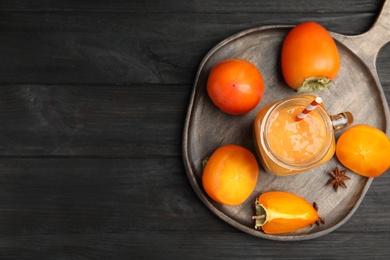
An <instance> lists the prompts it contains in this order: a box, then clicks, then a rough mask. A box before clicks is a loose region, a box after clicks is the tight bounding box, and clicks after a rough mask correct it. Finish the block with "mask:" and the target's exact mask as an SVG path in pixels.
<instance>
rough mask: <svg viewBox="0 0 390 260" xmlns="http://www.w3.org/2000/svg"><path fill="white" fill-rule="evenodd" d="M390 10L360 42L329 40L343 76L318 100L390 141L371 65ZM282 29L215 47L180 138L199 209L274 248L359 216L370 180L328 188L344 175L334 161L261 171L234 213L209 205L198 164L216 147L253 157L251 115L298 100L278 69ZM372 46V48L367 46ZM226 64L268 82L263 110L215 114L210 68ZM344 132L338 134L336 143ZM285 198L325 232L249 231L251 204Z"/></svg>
mask: <svg viewBox="0 0 390 260" xmlns="http://www.w3.org/2000/svg"><path fill="white" fill-rule="evenodd" d="M389 10H390V2H389V1H387V2H386V3H385V5H384V7H383V8H382V12H381V14H380V15H379V17H378V19H377V21H376V23H375V25H374V26H373V27H372V28H371V29H370V31H368V32H367V33H365V34H362V35H358V36H344V35H340V34H336V33H331V34H332V36H333V38H334V39H335V41H336V44H337V47H338V50H339V53H340V58H341V68H340V71H339V74H338V76H337V78H336V79H335V80H334V81H333V83H332V85H331V86H330V87H329V88H328V89H326V90H323V91H319V92H313V94H314V95H318V96H321V97H322V99H323V103H324V105H325V107H326V109H327V111H328V113H329V114H337V113H339V112H343V111H350V112H351V113H352V114H353V116H354V124H359V123H364V124H369V125H371V126H374V127H377V128H379V129H381V130H383V131H384V132H386V133H387V134H388V135H389V107H388V105H387V102H386V99H385V97H384V94H383V90H382V87H381V84H380V81H379V78H378V75H377V72H376V67H375V61H376V57H377V54H378V52H379V50H380V49H381V47H382V46H383V45H384V44H386V43H387V42H388V41H390V21H389V17H390V15H389ZM289 30H291V27H287V26H267V27H258V28H253V29H250V30H246V31H243V32H240V33H238V34H236V35H233V36H232V37H230V38H228V39H226V40H224V41H222V42H221V43H219V44H218V45H217V46H215V47H214V48H213V49H212V50H211V51H210V52H209V53H208V54H207V55H206V56H205V58H204V59H203V61H202V63H201V65H200V67H199V70H198V73H197V77H196V81H195V84H194V89H193V93H192V97H191V100H190V103H189V107H188V113H187V118H186V121H185V126H184V136H183V158H184V164H185V167H186V171H187V176H188V178H189V180H190V183H191V185H192V187H193V188H194V190H195V192H196V193H197V194H198V196H199V197H200V199H201V200H202V201H203V203H204V204H205V205H206V206H207V207H208V208H209V209H210V210H211V211H212V212H214V213H215V214H216V215H217V216H218V217H220V218H221V219H223V220H224V221H226V222H227V223H229V224H231V225H233V226H234V227H236V228H238V229H240V230H242V231H244V232H246V233H249V234H251V235H254V236H257V237H261V238H266V239H272V240H306V239H313V238H316V237H319V236H322V235H325V234H327V233H329V232H331V231H333V230H335V229H337V228H338V227H340V226H341V225H342V224H343V223H345V222H346V221H347V220H348V219H349V218H350V217H351V216H352V214H353V213H354V212H355V211H356V209H357V208H358V206H359V204H360V202H361V201H362V199H363V198H364V195H365V194H366V192H367V190H368V188H369V186H370V184H371V182H372V179H371V178H365V177H362V176H360V175H358V174H355V173H353V172H351V171H347V176H349V177H350V178H351V180H349V181H347V182H346V184H347V186H348V188H347V189H343V188H339V190H338V192H337V193H336V192H335V191H334V189H333V187H329V186H327V185H326V183H327V181H328V180H329V178H330V175H329V174H328V173H329V172H330V171H333V170H334V169H335V167H336V166H338V167H339V168H340V169H344V167H343V166H342V165H341V164H340V163H339V162H338V161H337V159H336V157H333V159H331V160H330V161H329V162H327V163H326V164H324V165H322V166H319V167H317V168H315V169H313V170H311V171H308V172H305V173H301V174H297V175H293V176H288V177H281V176H276V175H273V174H269V173H266V172H265V171H264V169H263V168H262V167H260V169H259V179H258V183H257V186H256V188H255V190H254V192H253V193H252V194H251V196H250V197H249V198H248V200H246V201H245V202H244V203H243V204H241V205H239V206H225V205H222V204H219V203H217V202H215V201H213V200H212V199H211V198H209V197H208V196H207V194H206V193H205V191H204V189H203V187H202V182H201V176H202V160H203V159H204V158H206V157H208V156H210V155H211V154H212V153H213V151H214V150H215V149H217V148H218V147H220V146H222V145H224V144H228V143H234V144H238V145H242V146H244V147H246V148H248V149H250V150H251V151H252V152H253V153H255V150H254V144H253V140H252V132H251V131H252V124H253V120H254V118H255V115H256V113H257V112H258V111H259V110H260V109H261V108H262V107H264V106H265V105H267V104H269V103H271V102H273V101H275V100H279V99H281V98H285V97H288V96H293V95H296V93H295V91H294V90H292V89H291V88H289V87H287V85H286V84H285V82H284V80H283V76H282V73H281V69H280V52H281V46H282V43H283V40H284V38H285V36H286V34H287V33H288V32H289ZM368 43H369V44H368ZM229 58H241V59H246V60H248V61H250V62H252V63H253V64H255V65H256V67H257V68H258V69H259V70H260V72H261V73H262V75H263V78H264V82H265V93H264V97H263V99H262V101H261V102H260V104H259V105H258V106H257V107H256V108H255V109H254V110H253V111H251V112H250V113H248V114H245V115H241V116H231V115H227V114H225V113H223V112H222V111H220V110H219V109H218V108H217V107H216V106H214V104H213V103H212V102H211V100H210V98H209V97H208V95H207V91H206V82H207V77H208V74H209V72H210V70H211V68H212V67H213V66H214V65H215V64H216V63H218V62H219V61H222V60H225V59H229ZM341 133H342V131H339V132H336V138H337V137H338V136H339V135H340V134H341ZM275 190H278V191H288V192H291V193H294V194H297V195H299V196H301V197H303V198H305V199H306V200H307V201H309V202H310V203H312V202H316V203H317V204H318V205H319V211H318V212H319V215H321V216H322V217H324V218H325V224H324V225H321V226H319V227H318V226H316V225H312V226H311V227H307V228H304V229H301V230H299V231H297V232H293V233H288V234H283V235H267V234H265V233H263V232H262V231H259V230H255V229H254V221H253V220H252V219H251V216H253V215H254V214H255V211H254V202H255V198H256V197H257V196H258V195H259V194H261V193H264V192H267V191H275Z"/></svg>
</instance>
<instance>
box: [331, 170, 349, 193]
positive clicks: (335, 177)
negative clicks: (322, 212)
mask: <svg viewBox="0 0 390 260" xmlns="http://www.w3.org/2000/svg"><path fill="white" fill-rule="evenodd" d="M346 173H347V171H346V170H343V171H339V168H338V167H336V169H335V171H333V172H330V173H329V174H330V175H331V176H332V179H330V180H329V181H328V183H327V185H328V186H332V185H333V186H334V190H335V191H336V192H337V190H338V188H339V186H341V187H343V188H347V185H345V182H344V181H347V180H350V179H351V178H349V177H348V176H346V175H345V174H346Z"/></svg>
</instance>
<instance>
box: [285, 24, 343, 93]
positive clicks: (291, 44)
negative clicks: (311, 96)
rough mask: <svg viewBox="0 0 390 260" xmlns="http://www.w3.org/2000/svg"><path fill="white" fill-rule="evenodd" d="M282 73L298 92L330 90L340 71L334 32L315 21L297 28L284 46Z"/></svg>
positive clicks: (287, 37) (290, 33) (288, 36)
mask: <svg viewBox="0 0 390 260" xmlns="http://www.w3.org/2000/svg"><path fill="white" fill-rule="evenodd" d="M281 56H282V60H281V64H282V72H283V77H284V80H285V81H286V83H287V85H288V86H289V87H291V88H293V89H295V90H296V91H297V92H310V91H315V90H322V89H325V88H327V87H328V86H329V85H330V83H331V81H332V80H333V79H334V78H335V77H336V76H337V74H338V72H339V69H340V56H339V52H338V49H337V46H336V43H335V41H334V40H333V38H332V36H331V35H330V33H329V32H328V31H327V30H326V29H325V28H324V27H322V26H321V25H319V24H317V23H315V22H304V23H301V24H298V25H297V26H295V27H294V28H293V29H292V30H291V31H290V32H289V33H288V34H287V36H286V38H285V39H284V42H283V46H282V55H281Z"/></svg>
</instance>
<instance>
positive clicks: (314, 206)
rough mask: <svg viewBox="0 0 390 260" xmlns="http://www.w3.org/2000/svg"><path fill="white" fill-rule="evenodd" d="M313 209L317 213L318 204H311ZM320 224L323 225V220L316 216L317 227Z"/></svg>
mask: <svg viewBox="0 0 390 260" xmlns="http://www.w3.org/2000/svg"><path fill="white" fill-rule="evenodd" d="M313 208H314V209H315V211H317V212H318V204H317V203H316V202H313ZM320 223H321V224H325V219H324V218H323V217H321V216H320V215H318V219H317V220H316V224H317V226H320Z"/></svg>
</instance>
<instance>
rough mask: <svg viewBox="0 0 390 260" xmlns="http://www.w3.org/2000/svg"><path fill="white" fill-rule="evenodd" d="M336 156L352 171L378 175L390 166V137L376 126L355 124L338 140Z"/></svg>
mask: <svg viewBox="0 0 390 260" xmlns="http://www.w3.org/2000/svg"><path fill="white" fill-rule="evenodd" d="M336 156H337V158H338V159H339V161H340V162H341V163H342V164H343V165H344V166H345V167H347V168H348V169H350V170H351V171H354V172H356V173H358V174H360V175H362V176H365V177H378V176H380V175H382V174H383V173H384V172H386V171H387V170H388V169H389V167H390V139H389V137H387V135H386V134H385V133H384V132H382V131H381V130H379V129H377V128H375V127H372V126H369V125H366V124H359V125H355V126H353V127H351V128H349V129H348V130H346V131H345V132H344V133H342V134H341V136H340V137H339V139H338V140H337V143H336Z"/></svg>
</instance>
